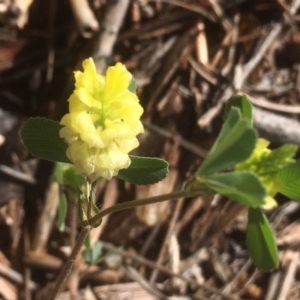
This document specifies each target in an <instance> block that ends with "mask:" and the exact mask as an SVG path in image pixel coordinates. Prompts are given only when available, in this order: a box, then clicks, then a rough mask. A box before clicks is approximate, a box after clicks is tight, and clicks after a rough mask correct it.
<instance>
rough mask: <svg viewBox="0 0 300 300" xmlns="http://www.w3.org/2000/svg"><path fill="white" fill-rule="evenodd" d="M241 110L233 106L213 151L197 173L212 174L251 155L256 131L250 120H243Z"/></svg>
mask: <svg viewBox="0 0 300 300" xmlns="http://www.w3.org/2000/svg"><path fill="white" fill-rule="evenodd" d="M239 114H240V113H239V110H238V109H237V108H232V109H231V110H230V112H229V115H228V117H227V119H226V121H225V123H224V125H223V128H222V130H221V132H220V135H219V137H218V138H217V140H216V142H215V144H214V146H213V147H212V149H211V151H210V152H209V153H208V155H207V157H206V158H205V160H204V162H203V163H202V164H201V166H200V168H199V169H198V170H197V172H196V175H200V176H202V175H210V174H214V173H216V172H218V171H221V170H224V169H227V168H230V167H233V166H234V165H236V164H237V163H239V162H241V161H243V160H245V159H246V158H247V157H249V156H250V155H251V153H252V152H253V150H254V148H255V144H256V132H255V131H254V129H253V128H252V127H251V125H250V123H249V121H248V120H241V119H240V117H239Z"/></svg>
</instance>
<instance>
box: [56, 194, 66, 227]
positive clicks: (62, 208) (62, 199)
mask: <svg viewBox="0 0 300 300" xmlns="http://www.w3.org/2000/svg"><path fill="white" fill-rule="evenodd" d="M67 209H68V202H67V198H66V195H65V193H63V192H62V191H60V193H59V204H58V225H57V227H58V230H59V231H61V232H62V231H64V230H65V227H66V226H65V219H66V215H67Z"/></svg>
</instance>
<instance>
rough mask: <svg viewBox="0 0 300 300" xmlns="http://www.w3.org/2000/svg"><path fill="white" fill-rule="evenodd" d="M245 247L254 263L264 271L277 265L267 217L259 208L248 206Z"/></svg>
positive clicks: (274, 242)
mask: <svg viewBox="0 0 300 300" xmlns="http://www.w3.org/2000/svg"><path fill="white" fill-rule="evenodd" d="M246 241H247V248H248V251H249V253H250V256H251V258H252V260H253V262H254V264H255V265H256V266H257V267H259V268H260V269H262V270H264V271H271V270H272V269H274V268H277V267H278V264H279V258H278V251H277V246H276V240H275V236H274V233H273V230H272V228H271V227H270V224H269V222H268V219H267V217H266V216H265V214H264V213H263V212H262V211H261V210H260V209H259V208H249V211H248V227H247V237H246Z"/></svg>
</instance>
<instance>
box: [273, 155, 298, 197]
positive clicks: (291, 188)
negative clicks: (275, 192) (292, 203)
mask: <svg viewBox="0 0 300 300" xmlns="http://www.w3.org/2000/svg"><path fill="white" fill-rule="evenodd" d="M278 178H279V180H280V183H281V184H282V189H280V190H279V192H280V193H281V194H283V195H285V196H287V197H290V198H292V199H294V200H297V201H300V161H297V162H295V163H291V164H289V165H287V166H286V167H284V168H282V169H281V170H280V172H279V176H278Z"/></svg>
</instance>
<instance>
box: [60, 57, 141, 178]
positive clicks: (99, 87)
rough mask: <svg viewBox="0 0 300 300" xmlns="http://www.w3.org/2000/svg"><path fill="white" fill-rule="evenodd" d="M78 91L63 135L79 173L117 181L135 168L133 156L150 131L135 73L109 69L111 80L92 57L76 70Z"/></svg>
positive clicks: (119, 67)
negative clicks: (146, 129)
mask: <svg viewBox="0 0 300 300" xmlns="http://www.w3.org/2000/svg"><path fill="white" fill-rule="evenodd" d="M75 80H76V82H75V90H74V92H73V94H72V95H71V96H70V98H69V100H68V101H69V111H70V112H69V113H68V114H66V115H65V116H64V117H63V118H62V119H61V121H60V123H61V124H62V125H64V126H65V127H63V128H62V129H61V130H60V132H59V134H60V137H61V138H64V139H65V141H66V142H67V144H68V149H67V156H68V158H69V159H70V161H72V162H73V163H74V165H75V167H76V170H77V172H78V173H80V174H81V175H83V176H87V177H89V178H90V179H91V180H92V181H95V180H96V179H97V178H98V177H104V178H106V179H108V180H109V179H111V178H112V177H113V176H116V175H117V174H118V171H119V170H120V169H126V168H128V167H129V165H130V158H129V155H128V153H129V152H130V151H131V150H133V149H134V148H136V147H138V145H139V142H138V140H137V138H136V136H137V135H138V134H139V133H142V132H144V128H143V125H142V123H141V121H140V117H141V115H142V113H143V108H142V107H141V105H140V104H139V99H138V98H137V96H136V95H135V94H134V93H132V92H131V91H129V89H128V87H129V85H130V83H131V80H132V75H131V74H130V73H129V72H128V71H127V69H126V67H125V66H124V65H122V64H121V63H117V64H116V65H115V66H114V67H109V68H108V70H107V73H106V77H104V76H101V75H99V74H97V71H96V67H95V64H94V61H93V59H92V58H89V59H86V60H84V61H83V72H80V71H76V72H75Z"/></svg>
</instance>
